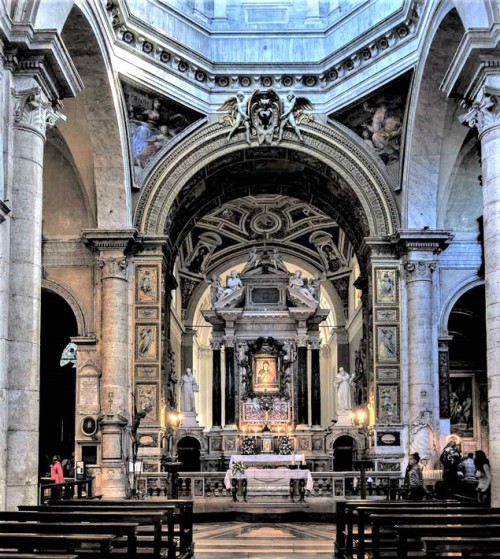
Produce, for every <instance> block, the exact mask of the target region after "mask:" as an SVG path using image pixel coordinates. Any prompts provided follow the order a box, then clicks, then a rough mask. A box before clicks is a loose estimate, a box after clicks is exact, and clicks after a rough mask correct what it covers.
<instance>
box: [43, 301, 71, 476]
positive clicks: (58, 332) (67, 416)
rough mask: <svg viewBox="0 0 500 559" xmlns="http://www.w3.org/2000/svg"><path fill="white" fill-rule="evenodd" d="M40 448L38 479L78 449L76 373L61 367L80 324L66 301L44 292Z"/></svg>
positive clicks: (66, 367) (68, 367) (69, 366)
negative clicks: (53, 461) (55, 458)
mask: <svg viewBox="0 0 500 559" xmlns="http://www.w3.org/2000/svg"><path fill="white" fill-rule="evenodd" d="M40 332H41V333H40V444H39V475H40V476H44V475H45V474H46V473H47V472H48V467H49V464H50V458H51V457H52V456H53V455H54V454H58V455H60V456H61V458H62V459H64V458H70V457H71V454H72V452H73V451H74V448H75V394H76V369H74V368H73V367H72V365H71V364H67V365H65V366H64V367H61V366H60V359H61V354H62V352H63V350H64V348H65V347H66V345H67V344H68V343H69V342H70V338H71V337H72V336H76V335H78V328H77V321H76V318H75V315H74V314H73V311H72V309H71V307H70V306H69V305H68V303H66V301H65V300H64V299H63V298H62V297H60V296H59V295H56V294H55V293H50V292H48V291H42V308H41V329H40Z"/></svg>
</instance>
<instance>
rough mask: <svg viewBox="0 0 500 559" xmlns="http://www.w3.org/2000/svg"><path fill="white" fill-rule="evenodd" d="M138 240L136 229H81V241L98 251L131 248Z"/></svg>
mask: <svg viewBox="0 0 500 559" xmlns="http://www.w3.org/2000/svg"><path fill="white" fill-rule="evenodd" d="M137 239H138V231H137V229H108V230H106V229H82V240H83V242H84V243H85V244H87V245H88V246H90V247H91V248H93V249H94V250H98V251H101V252H103V251H110V250H122V251H125V250H126V249H129V248H131V247H132V246H133V245H134V244H135V243H136V242H137Z"/></svg>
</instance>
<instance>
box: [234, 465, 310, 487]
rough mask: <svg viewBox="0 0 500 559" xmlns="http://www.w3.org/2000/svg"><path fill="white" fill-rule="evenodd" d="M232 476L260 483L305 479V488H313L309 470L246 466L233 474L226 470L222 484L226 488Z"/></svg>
mask: <svg viewBox="0 0 500 559" xmlns="http://www.w3.org/2000/svg"><path fill="white" fill-rule="evenodd" d="M233 477H235V478H236V479H255V480H257V481H260V482H262V483H269V484H273V483H278V482H280V481H281V482H283V481H285V480H290V479H305V480H306V489H307V490H308V491H312V488H313V478H312V476H311V472H310V471H309V470H288V469H285V468H283V469H279V468H278V469H274V470H263V469H262V468H247V469H246V470H245V472H244V473H240V472H238V473H237V474H236V475H234V476H233V474H232V472H231V470H228V471H227V472H226V477H225V478H224V485H225V486H226V489H231V481H232V480H233Z"/></svg>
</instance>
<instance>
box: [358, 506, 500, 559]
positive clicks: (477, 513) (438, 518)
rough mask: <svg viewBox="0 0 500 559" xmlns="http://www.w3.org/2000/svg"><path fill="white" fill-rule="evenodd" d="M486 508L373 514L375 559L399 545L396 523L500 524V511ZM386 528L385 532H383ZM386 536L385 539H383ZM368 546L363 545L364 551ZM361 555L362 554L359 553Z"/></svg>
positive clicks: (372, 526)
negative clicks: (481, 522) (479, 522)
mask: <svg viewBox="0 0 500 559" xmlns="http://www.w3.org/2000/svg"><path fill="white" fill-rule="evenodd" d="M489 510H491V509H486V508H480V509H467V508H463V509H457V508H455V509H448V510H442V511H439V510H436V509H434V510H433V511H432V512H429V511H428V510H427V511H425V510H424V511H421V512H420V511H416V510H414V511H412V512H411V513H408V512H407V513H399V514H382V513H381V514H378V513H377V514H371V515H370V522H371V528H372V551H373V557H374V559H376V558H378V557H379V556H380V552H381V550H382V549H383V550H384V552H386V551H388V548H389V549H395V548H396V547H397V531H396V525H399V526H400V525H403V524H404V525H419V524H421V525H424V524H435V525H446V524H477V523H478V521H479V519H482V521H483V522H485V523H486V522H487V523H488V524H497V523H499V524H500V512H497V513H496V514H495V513H490V512H489ZM383 530H385V531H384V532H382V531H383ZM382 536H384V539H382ZM365 547H366V546H363V545H362V546H361V548H362V550H363V551H364V549H365ZM358 552H359V547H358ZM358 557H360V555H358Z"/></svg>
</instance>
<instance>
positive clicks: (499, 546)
mask: <svg viewBox="0 0 500 559" xmlns="http://www.w3.org/2000/svg"><path fill="white" fill-rule="evenodd" d="M422 542H423V544H422V550H423V551H424V552H425V556H426V557H446V556H451V554H453V555H454V556H456V554H457V553H460V554H461V556H462V557H471V556H472V557H500V538H499V537H489V538H486V539H483V538H475V537H470V538H469V537H424V538H422Z"/></svg>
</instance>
